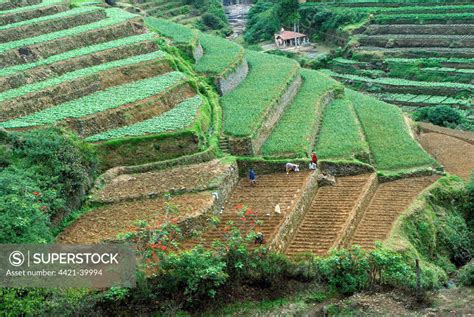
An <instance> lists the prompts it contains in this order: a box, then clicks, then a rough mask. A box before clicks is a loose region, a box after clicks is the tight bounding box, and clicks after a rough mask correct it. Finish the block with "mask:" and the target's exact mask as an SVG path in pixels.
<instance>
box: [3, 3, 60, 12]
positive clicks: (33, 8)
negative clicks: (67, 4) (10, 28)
mask: <svg viewBox="0 0 474 317" xmlns="http://www.w3.org/2000/svg"><path fill="white" fill-rule="evenodd" d="M63 1H64V0H43V1H42V2H41V3H39V4H35V5H32V6H26V7H18V8H15V9H12V10H4V11H0V15H3V14H10V13H18V12H23V11H33V10H36V9H39V8H42V7H47V6H50V5H55V4H59V3H61V2H63Z"/></svg>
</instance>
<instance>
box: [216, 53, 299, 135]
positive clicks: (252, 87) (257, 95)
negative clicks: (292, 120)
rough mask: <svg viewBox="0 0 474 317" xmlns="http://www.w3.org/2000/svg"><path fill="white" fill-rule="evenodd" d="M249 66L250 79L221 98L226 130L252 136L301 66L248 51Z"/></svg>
mask: <svg viewBox="0 0 474 317" xmlns="http://www.w3.org/2000/svg"><path fill="white" fill-rule="evenodd" d="M246 58H247V61H248V63H249V66H250V71H249V74H248V76H247V78H246V79H245V80H244V81H243V82H242V83H241V84H240V85H239V86H238V87H237V88H236V89H235V90H233V91H232V92H230V93H229V94H227V95H225V96H224V97H222V98H221V104H222V108H223V111H224V132H225V133H226V134H228V135H232V136H250V135H252V134H253V133H254V132H255V131H256V129H258V128H259V127H260V126H261V125H262V123H263V122H262V120H263V118H264V116H265V114H266V113H267V112H268V111H269V110H270V108H271V107H272V105H273V104H274V103H275V102H277V100H278V99H279V98H280V96H281V95H282V94H283V93H284V91H285V90H286V89H287V87H288V85H289V84H290V83H291V82H292V81H293V80H294V79H295V78H296V76H299V65H298V63H296V62H295V61H293V60H289V59H287V58H283V57H280V56H275V55H268V54H263V53H259V52H253V51H247V52H246Z"/></svg>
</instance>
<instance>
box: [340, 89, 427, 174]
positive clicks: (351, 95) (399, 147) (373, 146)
mask: <svg viewBox="0 0 474 317" xmlns="http://www.w3.org/2000/svg"><path fill="white" fill-rule="evenodd" d="M346 94H347V97H348V99H349V100H351V101H352V103H353V105H354V109H355V111H356V113H357V116H358V117H359V120H360V123H361V125H362V129H363V131H364V133H365V137H366V139H367V142H368V143H369V147H370V151H371V153H372V155H373V158H374V160H375V165H376V167H377V168H378V169H380V170H397V169H403V168H412V167H420V166H426V165H431V164H433V163H434V160H433V159H432V158H431V157H430V156H429V155H428V154H427V153H426V152H425V151H424V150H423V149H422V148H421V146H420V145H419V144H418V143H417V142H416V141H415V140H414V139H413V138H412V137H411V136H410V134H409V130H408V129H409V128H408V126H407V125H406V123H405V120H404V117H403V114H402V112H401V110H400V109H398V108H397V107H396V106H392V105H389V104H387V103H385V102H383V101H379V100H378V99H375V98H373V97H369V96H367V95H364V94H361V93H357V92H355V91H352V90H347V91H346Z"/></svg>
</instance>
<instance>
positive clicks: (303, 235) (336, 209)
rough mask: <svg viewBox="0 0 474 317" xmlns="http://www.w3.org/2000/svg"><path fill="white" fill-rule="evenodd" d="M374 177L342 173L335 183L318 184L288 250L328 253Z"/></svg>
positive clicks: (295, 252)
mask: <svg viewBox="0 0 474 317" xmlns="http://www.w3.org/2000/svg"><path fill="white" fill-rule="evenodd" d="M373 180H374V175H371V174H364V175H358V176H349V177H340V178H337V182H336V186H325V187H321V188H319V189H318V192H317V193H316V196H315V197H314V199H313V202H312V204H311V207H310V208H309V210H308V211H307V212H306V214H305V216H304V219H303V221H302V222H301V224H300V226H299V227H298V230H297V232H296V234H295V236H294V237H293V239H292V240H291V242H290V244H289V246H288V248H287V249H286V251H285V252H286V254H288V255H295V254H297V253H301V252H313V253H315V254H316V255H326V254H327V252H328V251H329V250H330V249H331V248H332V247H335V246H336V245H335V242H336V241H337V239H338V237H340V236H341V235H342V234H343V233H344V232H343V231H344V229H345V225H346V224H347V223H348V221H350V218H351V217H352V216H353V214H352V211H353V210H354V207H355V206H356V204H357V202H358V201H360V200H361V199H362V198H363V195H364V194H365V192H364V190H363V189H364V188H365V187H366V185H367V184H368V183H370V182H373Z"/></svg>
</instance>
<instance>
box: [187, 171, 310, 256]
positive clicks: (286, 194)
mask: <svg viewBox="0 0 474 317" xmlns="http://www.w3.org/2000/svg"><path fill="white" fill-rule="evenodd" d="M310 175H311V173H310V172H300V173H294V174H291V175H287V174H286V173H281V174H280V173H277V174H268V175H261V176H259V177H258V179H257V185H256V186H251V185H250V184H249V181H248V179H245V178H244V179H241V180H240V181H239V183H238V184H237V187H236V188H235V190H234V191H233V192H232V195H231V196H230V198H229V200H228V201H227V203H226V205H225V208H224V211H223V212H222V214H221V215H220V216H219V218H220V223H219V224H218V225H217V226H215V227H214V228H210V229H209V230H207V231H205V232H204V233H203V234H202V235H201V236H200V237H198V238H196V239H194V240H192V241H188V242H187V243H185V244H184V245H183V247H184V248H188V247H191V246H193V245H195V244H202V245H203V246H205V247H209V246H210V245H211V243H212V242H213V241H215V240H222V239H223V238H224V236H225V233H226V230H224V228H225V227H227V226H228V223H229V222H232V223H234V224H235V225H237V226H241V227H242V230H243V231H245V230H246V229H249V228H253V229H254V230H256V231H258V232H261V233H263V235H264V238H265V243H269V242H271V240H272V238H273V237H274V235H275V234H276V231H277V230H278V228H279V227H280V225H281V224H282V222H283V221H284V219H285V218H286V217H287V216H288V215H289V214H290V213H291V212H293V210H294V209H295V207H296V204H297V202H298V200H299V199H300V197H301V195H302V192H303V188H304V187H305V185H306V184H307V182H308V181H309V177H310ZM244 206H245V207H248V208H250V210H251V211H252V212H253V213H255V214H252V215H251V216H250V215H249V217H248V218H249V220H250V219H251V220H259V221H261V222H262V224H261V225H257V226H256V227H255V228H254V227H249V228H247V227H246V226H250V225H247V224H246V223H245V220H244V221H243V220H241V219H240V218H241V217H242V215H241V214H240V211H241V208H242V207H244ZM276 206H279V210H280V213H278V212H276ZM244 219H245V218H244Z"/></svg>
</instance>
